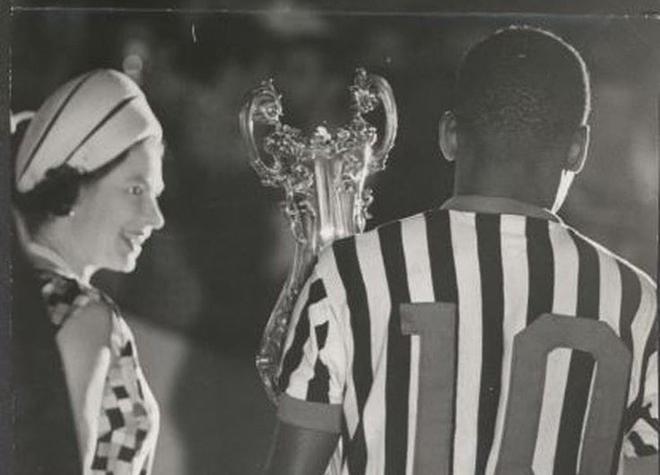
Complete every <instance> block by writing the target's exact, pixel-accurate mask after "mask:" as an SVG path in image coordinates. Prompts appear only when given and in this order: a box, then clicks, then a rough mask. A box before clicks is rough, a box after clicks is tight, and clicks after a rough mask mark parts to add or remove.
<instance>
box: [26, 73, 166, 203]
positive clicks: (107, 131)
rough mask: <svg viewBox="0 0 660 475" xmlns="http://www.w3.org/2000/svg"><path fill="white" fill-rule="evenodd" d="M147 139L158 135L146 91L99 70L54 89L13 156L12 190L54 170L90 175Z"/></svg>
mask: <svg viewBox="0 0 660 475" xmlns="http://www.w3.org/2000/svg"><path fill="white" fill-rule="evenodd" d="M147 137H155V138H157V139H160V138H161V137H162V129H161V126H160V123H159V122H158V119H156V116H155V115H154V113H153V112H152V110H151V108H150V107H149V104H147V100H146V98H145V96H144V93H143V92H142V91H141V90H140V88H139V87H138V85H137V84H135V82H133V80H132V79H130V78H129V77H128V76H126V75H125V74H123V73H120V72H118V71H113V70H109V69H101V70H96V71H92V72H89V73H87V74H83V75H82V76H79V77H77V78H75V79H72V80H71V81H69V82H67V83H66V84H64V85H63V86H62V87H60V88H59V89H57V90H56V91H55V92H54V93H53V94H52V95H51V96H50V97H49V98H48V99H47V100H46V102H44V104H43V105H42V106H41V108H40V109H39V111H38V112H37V113H36V114H35V116H34V118H33V119H32V121H31V122H30V125H29V126H28V129H27V131H26V132H25V136H24V138H23V141H22V142H21V145H20V147H19V149H18V155H17V157H16V170H15V179H16V188H17V190H18V191H19V192H22V193H25V192H28V191H30V190H31V189H33V188H34V187H35V186H36V185H37V184H38V183H39V182H40V181H41V180H43V178H44V177H45V176H46V172H47V171H48V170H50V169H52V168H56V167H59V166H61V165H64V164H67V165H69V166H71V167H73V168H75V169H77V170H79V171H80V172H82V173H86V172H92V171H94V170H96V169H98V168H100V167H101V166H103V165H105V164H106V163H108V162H109V161H111V160H112V159H113V158H115V157H117V156H118V155H120V154H121V153H122V152H124V151H126V150H127V149H128V148H129V147H130V146H131V145H133V144H135V143H136V142H139V141H141V140H143V139H145V138H147Z"/></svg>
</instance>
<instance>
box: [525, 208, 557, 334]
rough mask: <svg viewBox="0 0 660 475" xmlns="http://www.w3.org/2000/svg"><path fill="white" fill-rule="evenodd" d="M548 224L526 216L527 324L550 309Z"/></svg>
mask: <svg viewBox="0 0 660 475" xmlns="http://www.w3.org/2000/svg"><path fill="white" fill-rule="evenodd" d="M549 226H550V223H549V221H547V220H544V219H538V218H527V226H526V230H525V234H526V236H527V259H528V261H529V298H528V307H527V323H528V324H530V323H532V322H533V321H534V320H535V319H536V318H538V317H539V316H540V315H542V314H544V313H548V312H550V311H551V310H552V302H553V292H554V282H555V276H554V267H553V261H552V244H551V243H550V232H549V228H548V227H549Z"/></svg>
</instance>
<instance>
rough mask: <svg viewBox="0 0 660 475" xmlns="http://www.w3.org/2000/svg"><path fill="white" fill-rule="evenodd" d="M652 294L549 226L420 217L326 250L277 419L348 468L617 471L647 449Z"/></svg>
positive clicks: (650, 442) (296, 322) (298, 321)
mask: <svg viewBox="0 0 660 475" xmlns="http://www.w3.org/2000/svg"><path fill="white" fill-rule="evenodd" d="M656 314H657V304H656V288H655V283H654V282H653V281H652V280H651V279H650V278H649V277H648V276H646V275H645V274H644V273H643V272H641V271H640V270H638V269H636V268H634V267H633V266H631V265H630V264H628V263H626V262H625V261H623V260H622V259H620V258H618V257H617V256H615V255H613V254H612V253H610V252H609V251H607V250H606V249H604V248H603V247H601V246H599V245H597V244H596V243H594V242H592V241H590V240H589V239H587V238H585V237H583V236H581V235H580V234H578V233H577V232H576V231H575V230H573V229H571V228H570V227H568V226H566V225H564V224H563V223H562V222H560V221H559V220H557V221H554V220H553V219H543V218H540V217H531V216H524V215H519V214H498V213H483V212H473V211H456V210H442V209H438V210H432V211H427V212H425V213H421V214H418V215H415V216H412V217H409V218H406V219H403V220H399V221H395V222H392V223H389V224H386V225H384V226H381V227H379V228H377V229H375V230H372V231H370V232H367V233H364V234H361V235H357V236H354V237H351V238H347V239H344V240H340V241H337V242H335V243H334V244H333V245H332V246H330V247H329V248H327V249H326V250H325V251H324V252H322V253H321V255H320V257H319V261H318V263H317V264H316V266H315V268H314V270H313V272H312V274H311V276H310V278H309V279H308V281H307V283H306V284H305V286H304V288H303V289H302V291H301V293H300V296H299V298H298V301H297V303H296V307H295V310H294V314H293V316H292V321H291V325H290V331H289V335H288V338H287V340H286V344H285V352H284V356H283V359H282V369H281V373H280V385H281V387H282V388H283V391H284V394H283V395H282V397H281V399H280V404H279V408H278V417H279V418H280V419H281V420H282V421H284V422H287V423H289V424H293V425H297V426H300V427H305V428H310V429H316V430H323V431H331V432H336V433H340V434H341V437H340V444H339V447H338V449H337V452H336V453H335V457H334V460H333V464H334V466H335V469H336V471H338V472H339V473H342V474H352V475H354V474H397V475H399V474H425V473H434V474H456V475H463V474H473V473H474V474H482V473H486V474H518V473H520V474H523V473H524V474H529V473H532V472H530V469H532V470H533V471H534V472H533V473H535V474H537V475H540V474H561V475H566V474H574V473H578V472H579V473H581V474H617V473H620V470H621V468H620V466H621V463H622V458H623V455H624V454H625V455H626V456H641V455H648V454H653V453H656V452H657V450H658V395H657V387H658V382H657V373H658V367H657V364H658V363H657V361H658V339H657V336H658V335H657V331H658V328H657V325H658V323H657V316H656Z"/></svg>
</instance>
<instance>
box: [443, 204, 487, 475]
mask: <svg viewBox="0 0 660 475" xmlns="http://www.w3.org/2000/svg"><path fill="white" fill-rule="evenodd" d="M449 216H450V225H451V231H452V246H453V251H454V260H455V262H456V263H458V265H457V266H456V284H457V289H458V315H459V318H458V340H457V341H458V344H457V346H458V350H457V354H458V360H459V361H458V372H457V377H456V378H457V379H456V428H455V432H454V474H456V475H458V474H463V473H465V474H471V473H474V472H475V460H476V443H475V442H476V440H477V418H476V417H475V408H477V407H478V404H479V388H480V380H481V334H482V332H481V282H480V280H481V277H480V274H479V259H478V255H479V254H478V250H477V236H476V231H475V223H474V220H475V215H474V213H463V212H455V211H450V212H449Z"/></svg>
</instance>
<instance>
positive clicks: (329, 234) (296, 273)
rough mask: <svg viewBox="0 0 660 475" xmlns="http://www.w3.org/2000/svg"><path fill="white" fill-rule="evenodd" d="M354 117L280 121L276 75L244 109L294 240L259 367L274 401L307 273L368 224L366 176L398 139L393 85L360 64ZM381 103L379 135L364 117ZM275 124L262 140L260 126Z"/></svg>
mask: <svg viewBox="0 0 660 475" xmlns="http://www.w3.org/2000/svg"><path fill="white" fill-rule="evenodd" d="M350 92H351V94H352V109H353V117H352V120H351V121H350V122H349V124H348V125H346V126H344V127H340V128H339V129H337V130H336V131H335V132H331V131H329V130H328V129H327V128H325V127H322V126H321V127H317V128H316V130H315V132H314V133H313V134H312V136H311V137H305V136H303V134H302V132H301V131H300V130H298V129H295V128H293V127H290V126H288V125H284V124H282V122H281V121H280V117H281V116H282V103H281V96H280V95H279V94H278V93H277V91H276V90H275V87H274V86H273V82H272V80H269V81H265V82H263V83H262V84H261V85H260V86H259V87H257V88H255V89H254V90H252V91H251V92H250V93H249V94H248V97H247V100H246V101H245V103H244V105H243V108H242V110H241V113H240V117H239V120H240V127H241V133H242V136H243V140H244V141H245V143H246V145H247V148H248V152H249V160H250V165H251V166H252V167H253V168H254V170H255V171H256V172H257V174H258V175H259V178H260V179H261V183H262V184H263V185H266V186H271V187H281V188H283V189H284V193H285V200H284V209H285V214H286V216H287V218H288V219H289V222H290V225H291V230H292V232H293V236H294V238H295V241H296V247H295V253H294V258H293V265H292V268H291V271H290V273H289V276H288V278H287V280H286V282H285V284H284V288H283V289H282V291H281V293H280V295H279V298H278V299H277V302H276V304H275V307H274V308H273V311H272V313H271V315H270V318H269V319H268V323H267V325H266V328H265V331H264V334H263V338H262V341H261V346H260V349H259V352H258V354H257V356H256V365H257V370H258V372H259V375H260V376H261V379H262V381H263V383H264V386H265V389H266V392H267V393H268V395H269V397H270V398H271V400H273V401H274V402H275V401H276V399H277V397H278V395H279V393H280V388H278V385H277V377H278V373H279V367H280V360H281V356H282V351H283V349H284V348H283V346H284V340H285V338H286V335H287V330H288V325H289V320H290V317H291V314H292V311H293V306H294V304H295V301H296V298H297V296H298V294H299V292H300V290H301V288H302V286H303V285H304V283H305V280H306V279H307V277H308V276H309V274H310V272H311V269H312V266H313V264H314V262H315V260H316V257H317V255H318V253H319V251H320V250H321V249H323V248H324V247H325V246H327V245H328V244H330V243H331V242H333V241H334V240H335V239H338V238H341V237H345V236H350V235H352V234H356V233H359V232H361V231H362V230H363V229H364V226H365V222H366V219H367V218H368V217H369V216H368V214H367V208H368V206H369V204H370V203H371V201H372V196H371V190H370V189H368V188H365V186H364V183H365V179H366V178H367V176H369V175H370V174H372V173H374V172H376V171H379V170H382V169H383V168H384V167H385V161H386V159H387V154H388V153H389V151H390V150H391V149H392V146H393V145H394V139H395V138H396V131H397V124H398V122H397V112H396V104H395V102H394V96H393V94H392V89H391V88H390V86H389V84H388V83H387V81H385V79H383V78H382V77H380V76H375V75H371V74H367V73H366V71H365V70H364V69H358V70H357V72H356V76H355V81H354V83H353V85H352V86H351V87H350ZM379 103H382V105H383V111H384V116H385V125H384V129H385V130H384V132H383V135H382V138H381V140H380V141H379V142H378V144H377V143H376V142H377V140H378V135H377V132H376V128H375V127H373V126H372V125H371V124H369V123H368V122H367V121H366V120H365V119H364V117H363V116H364V115H365V114H367V113H369V112H372V111H373V110H375V109H376V108H377V107H378V105H379ZM257 124H260V125H263V126H269V127H272V128H274V130H272V131H271V132H270V133H269V134H268V135H266V136H265V137H264V138H263V141H262V142H261V145H262V149H263V152H265V155H268V156H269V160H267V161H266V160H264V158H263V155H262V152H261V150H260V147H259V145H258V142H257V139H256V138H255V135H254V134H255V130H254V129H255V125H257Z"/></svg>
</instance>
